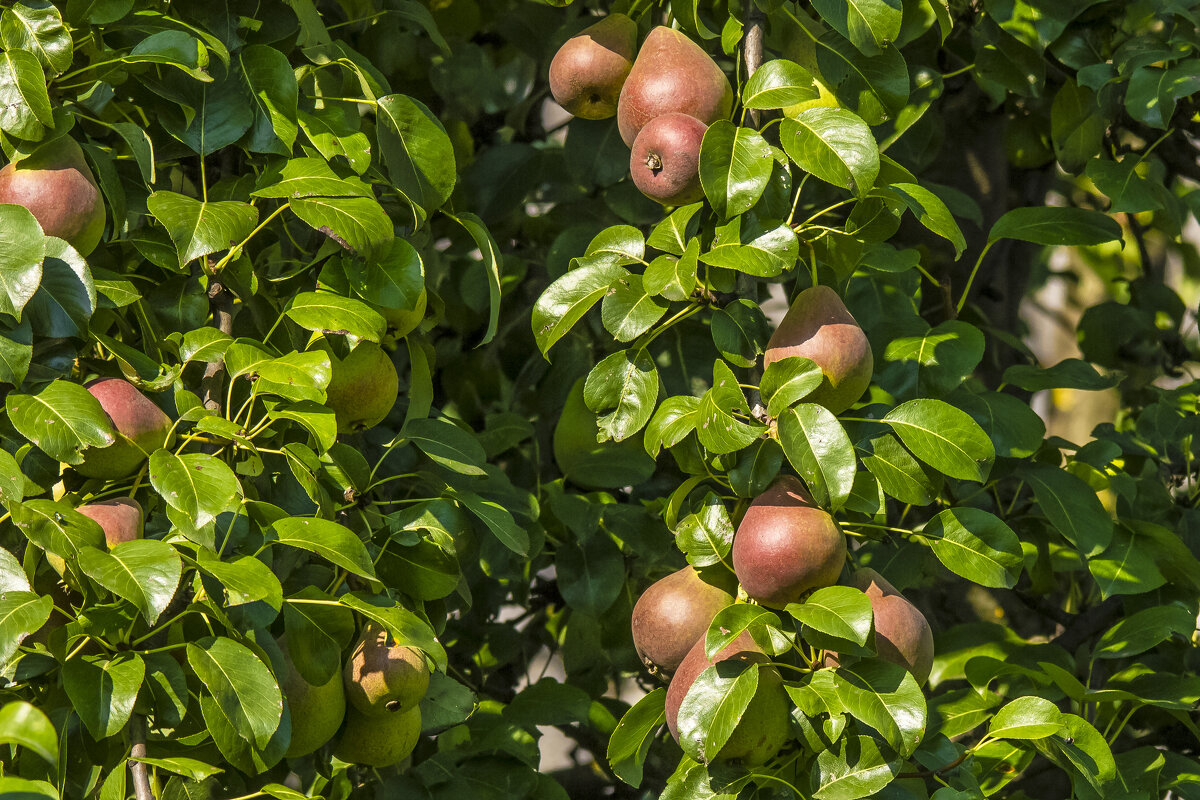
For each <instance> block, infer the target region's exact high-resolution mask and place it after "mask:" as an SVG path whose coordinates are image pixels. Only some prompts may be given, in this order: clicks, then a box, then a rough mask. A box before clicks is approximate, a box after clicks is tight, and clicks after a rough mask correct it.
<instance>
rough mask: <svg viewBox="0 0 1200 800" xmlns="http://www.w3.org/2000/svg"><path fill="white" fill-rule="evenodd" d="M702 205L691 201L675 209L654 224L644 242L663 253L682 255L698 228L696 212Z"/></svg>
mask: <svg viewBox="0 0 1200 800" xmlns="http://www.w3.org/2000/svg"><path fill="white" fill-rule="evenodd" d="M703 207H704V204H703V203H692V204H691V205H687V206H680V207H679V208H677V209H675V210H674V211H672V212H671V213H670V214H669V215H667V218H666V219H664V220H663V221H662V222H660V223H658V224H657V225H655V226H654V230H653V231H651V232H650V236H649V238H648V239H646V244H647V245H649V246H650V247H653V248H654V249H655V250H661V251H662V252H664V253H671V254H672V255H677V256H681V255H683V251H684V249H685V248H686V247H687V245H688V242H689V241H691V239H692V238H693V237H694V236H695V235H696V231H697V230H698V229H699V224H698V223H699V218H698V217H697V216H696V214H697V212H699V211H700V209H701V208H703Z"/></svg>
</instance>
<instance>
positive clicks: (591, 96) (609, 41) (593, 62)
mask: <svg viewBox="0 0 1200 800" xmlns="http://www.w3.org/2000/svg"><path fill="white" fill-rule="evenodd" d="M636 50H637V23H636V22H634V21H633V20H631V19H630V18H629V17H627V16H625V15H624V14H609V15H608V16H607V17H605V18H604V19H602V20H600V21H599V22H597V23H595V24H594V25H589V26H588V27H586V28H584V29H583V30H582V31H580V32H579V33H577V34H576V35H574V36H572V37H571V38H570V39H568V40H567V41H566V43H565V44H563V46H562V47H560V48H559V49H558V52H557V53H555V54H554V59H553V60H552V61H551V62H550V93H551V94H552V95H554V100H555V101H556V102H557V103H558V104H559V105H560V106H562V107H563V108H564V109H566V110H567V111H568V112H569V113H571V114H574V115H575V116H577V117H582V118H583V119H608V118H609V117H611V116H612V115H613V114H616V113H617V100H618V98H620V96H621V87H622V86H624V85H625V78H626V77H627V76H628V75H629V70H630V69H631V68H632V67H633V54H634V51H636Z"/></svg>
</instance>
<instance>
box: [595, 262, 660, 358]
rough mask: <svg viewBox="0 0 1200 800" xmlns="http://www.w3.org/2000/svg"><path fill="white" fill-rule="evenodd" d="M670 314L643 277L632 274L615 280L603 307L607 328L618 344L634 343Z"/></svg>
mask: <svg viewBox="0 0 1200 800" xmlns="http://www.w3.org/2000/svg"><path fill="white" fill-rule="evenodd" d="M665 313H667V307H666V306H665V305H664V304H663V303H661V302H659V301H658V300H656V299H655V298H654V296H653V295H651V294H650V293H649V292H648V291H647V290H646V289H645V288H644V284H643V280H642V276H641V275H636V274H633V273H630V274H628V275H625V276H622V277H620V278H617V279H616V280H615V281H613V284H612V287H611V290H610V291H609V292H608V293H607V294H606V295H604V301H603V303H601V305H600V318H601V320H602V321H603V323H604V329H605V330H607V331H608V332H609V333H611V334H612V335H613V338H615V339H616V340H617V341H618V342H632V341H633V340H634V339H636V338H637V337H639V336H641V335H642V334H643V333H645V332H646V331H648V330H650V328H651V327H653V326H654V324H655V323H656V322H658V321H659V320H660V319H662V316H663V314H665Z"/></svg>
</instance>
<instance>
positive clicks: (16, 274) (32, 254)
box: [0, 112, 46, 322]
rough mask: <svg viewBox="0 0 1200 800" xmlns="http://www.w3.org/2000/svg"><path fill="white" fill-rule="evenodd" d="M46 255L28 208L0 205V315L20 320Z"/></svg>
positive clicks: (37, 227) (38, 277) (40, 234)
mask: <svg viewBox="0 0 1200 800" xmlns="http://www.w3.org/2000/svg"><path fill="white" fill-rule="evenodd" d="M2 116H3V112H0V118H2ZM45 254H46V238H45V236H43V234H42V226H41V225H39V224H38V221H37V219H35V218H34V216H33V214H31V213H30V212H29V209H27V208H25V207H24V206H18V205H10V204H0V313H4V314H9V315H11V316H12V317H13V318H15V319H16V320H17V322H20V321H21V310H22V309H24V308H25V304H26V303H28V302H29V301H30V300H31V299H33V296H34V294H36V293H37V290H38V286H39V285H40V284H41V281H42V259H43V258H44V257H45Z"/></svg>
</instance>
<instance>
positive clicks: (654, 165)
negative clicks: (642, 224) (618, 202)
mask: <svg viewBox="0 0 1200 800" xmlns="http://www.w3.org/2000/svg"><path fill="white" fill-rule="evenodd" d="M707 130H708V126H707V125H705V124H704V123H703V122H701V121H700V120H698V119H696V118H695V117H691V116H688V115H687V114H680V113H677V112H675V113H671V114H663V115H662V116H660V117H655V118H654V119H652V120H650V122H648V123H646V126H645V127H644V128H642V130H641V133H639V134H638V136H637V138H636V139H634V140H633V150H632V151H631V152H630V154H629V174H630V176H631V177H632V178H633V185H634V186H636V187H637V188H638V189H639V190H640V191H641V193H642V194H644V195H646V197H649V198H650V199H651V200H654V201H656V202H658V203H662V204H663V205H664V206H682V205H687V204H688V203H694V202H696V201H697V200H703V199H704V189H703V188H701V186H700V144H701V143H702V142H703V141H704V134H705V132H706V131H707Z"/></svg>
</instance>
